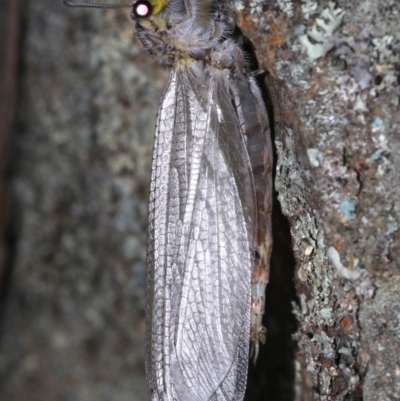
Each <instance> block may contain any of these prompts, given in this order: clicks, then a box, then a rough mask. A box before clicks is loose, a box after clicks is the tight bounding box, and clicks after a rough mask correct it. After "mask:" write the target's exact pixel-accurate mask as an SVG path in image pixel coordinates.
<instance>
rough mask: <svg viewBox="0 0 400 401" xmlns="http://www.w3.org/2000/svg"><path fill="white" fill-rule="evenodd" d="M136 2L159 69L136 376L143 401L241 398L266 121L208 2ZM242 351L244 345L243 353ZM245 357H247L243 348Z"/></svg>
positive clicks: (260, 330) (268, 170)
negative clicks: (162, 73)
mask: <svg viewBox="0 0 400 401" xmlns="http://www.w3.org/2000/svg"><path fill="white" fill-rule="evenodd" d="M200 1H201V0H138V1H136V2H135V3H133V5H131V6H124V5H115V6H114V5H104V4H91V3H77V2H74V1H70V0H64V3H65V4H66V5H68V6H72V7H96V8H125V7H131V10H132V12H131V18H132V19H133V21H134V22H135V30H136V35H137V37H138V38H139V39H140V41H141V42H142V43H143V45H144V46H145V48H146V49H148V51H149V53H150V54H151V55H153V56H155V57H157V58H158V59H159V61H160V63H161V64H162V65H164V66H166V67H168V68H170V70H171V73H170V78H169V82H168V85H167V87H166V89H165V91H164V95H163V97H162V99H161V102H160V105H159V112H158V117H157V124H156V132H155V145H154V153H153V166H152V177H151V188H150V204H149V229H148V270H147V283H146V287H147V288H146V289H147V301H146V376H147V382H148V387H149V392H150V397H151V400H152V401H156V400H157V401H173V400H174V401H178V400H179V401H188V400H190V401H209V400H210V401H211V400H213V401H217V400H218V401H222V400H232V401H238V400H242V399H243V397H244V391H245V388H246V379H247V365H248V358H249V353H250V356H252V357H253V359H254V360H256V359H257V356H258V352H259V342H260V341H261V342H264V341H265V336H266V333H265V329H264V327H263V326H262V323H261V319H262V315H263V313H264V300H265V296H264V292H265V287H266V285H267V282H268V275H269V260H270V254H271V247H272V235H271V208H272V200H271V199H272V150H271V147H272V146H271V139H270V128H269V122H268V116H267V112H266V110H265V106H264V103H263V100H262V96H261V93H260V90H259V88H258V86H257V84H256V81H255V79H254V78H253V77H252V76H251V74H250V73H249V72H248V71H247V67H246V62H245V56H244V54H243V51H242V49H241V48H240V46H239V45H238V44H237V43H236V42H235V41H234V39H233V38H232V34H233V31H234V28H235V25H234V20H233V18H232V16H231V15H230V13H229V11H228V9H227V6H226V4H225V3H224V2H222V1H219V0H215V1H212V2H211V3H209V2H204V4H202V3H200ZM249 344H250V346H249ZM249 350H250V351H249Z"/></svg>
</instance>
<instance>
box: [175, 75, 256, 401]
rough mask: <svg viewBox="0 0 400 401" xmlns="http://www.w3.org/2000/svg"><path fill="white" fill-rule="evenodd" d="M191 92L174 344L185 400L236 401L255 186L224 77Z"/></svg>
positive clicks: (243, 358) (242, 370)
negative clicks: (217, 394) (181, 269)
mask: <svg viewBox="0 0 400 401" xmlns="http://www.w3.org/2000/svg"><path fill="white" fill-rule="evenodd" d="M188 76H190V74H188ZM199 81H200V84H198V83H197V82H199ZM186 87H187V89H186V93H189V94H190V95H189V96H190V101H189V104H190V108H191V116H192V118H191V121H193V124H192V131H193V135H194V138H193V146H192V148H193V150H194V151H193V152H192V153H191V154H190V170H189V171H190V173H189V182H188V202H187V205H186V211H185V219H184V222H183V226H184V231H183V236H182V240H181V245H180V249H179V257H178V260H179V262H180V263H183V264H184V272H185V275H184V280H183V286H182V299H181V305H180V309H179V325H178V332H177V344H176V348H177V358H178V360H177V362H178V364H179V367H180V369H179V370H178V369H177V370H176V371H174V373H177V377H178V376H181V377H182V379H183V380H185V381H186V382H187V384H188V388H192V389H195V391H192V394H191V397H189V398H187V399H193V400H199V401H200V400H209V399H210V398H211V395H212V394H213V393H214V392H216V390H217V389H218V388H222V387H225V389H224V394H225V396H226V397H229V398H227V399H235V400H238V399H240V398H238V394H237V388H236V384H237V382H238V381H240V382H243V381H244V385H245V376H246V372H247V364H248V359H247V353H246V355H244V353H245V352H246V350H247V348H248V339H249V321H248V318H249V310H250V293H249V291H250V276H251V270H252V268H253V242H254V213H255V199H254V187H253V180H252V174H251V171H250V164H249V160H248V156H247V151H246V148H245V145H244V142H243V138H242V136H241V134H240V132H239V128H238V124H237V119H236V115H235V113H234V109H233V106H232V102H231V99H230V95H229V91H228V86H227V79H226V76H224V75H222V74H220V73H218V75H215V76H211V77H209V80H208V81H207V85H204V81H203V82H202V81H201V80H199V79H198V78H197V79H196V80H190V81H188V83H187V85H186ZM205 87H206V88H207V91H206V93H207V104H206V105H205V107H204V105H203V107H202V104H201V103H202V102H203V101H204V96H202V94H203V93H204V92H205ZM197 135H198V136H199V138H201V143H200V144H199V145H200V146H199V148H198V149H197V148H196V146H197V145H196V146H195V140H197V138H196V136H197ZM239 344H240V346H239ZM239 348H240V349H239ZM239 352H240V354H241V355H240V357H239V354H238V353H239ZM230 375H231V376H232V377H230V378H229V376H230ZM239 376H240V378H239ZM243 379H244V380H243ZM225 380H230V383H229V385H227V384H228V382H226V383H225V386H224V385H223V383H224V381H225ZM177 381H178V380H177ZM244 385H243V386H242V387H241V390H244ZM184 391H185V392H186V396H187V389H186V388H185V389H184ZM227 391H228V392H231V393H232V397H233V395H234V394H236V396H235V397H234V398H231V397H230V396H228V394H227V393H226V392H227ZM181 395H182V397H183V396H184V395H185V393H183V392H182V393H181ZM218 399H225V398H218Z"/></svg>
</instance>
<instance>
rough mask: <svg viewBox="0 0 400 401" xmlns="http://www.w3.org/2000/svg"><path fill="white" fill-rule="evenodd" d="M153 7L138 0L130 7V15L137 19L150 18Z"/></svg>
mask: <svg viewBox="0 0 400 401" xmlns="http://www.w3.org/2000/svg"><path fill="white" fill-rule="evenodd" d="M152 12H153V6H152V5H151V4H150V2H149V1H147V0H139V1H137V2H136V3H134V4H133V5H132V14H133V16H134V17H135V18H137V19H142V18H147V17H150V15H151V13H152Z"/></svg>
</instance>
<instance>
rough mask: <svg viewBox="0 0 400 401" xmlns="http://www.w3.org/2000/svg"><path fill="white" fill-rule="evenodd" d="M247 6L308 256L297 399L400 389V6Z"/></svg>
mask: <svg viewBox="0 0 400 401" xmlns="http://www.w3.org/2000/svg"><path fill="white" fill-rule="evenodd" d="M235 8H236V10H237V13H238V20H239V25H240V27H241V29H242V31H243V32H244V33H245V34H246V35H247V36H248V37H249V38H250V39H251V41H252V42H253V44H254V46H255V51H256V54H257V56H258V60H259V62H260V66H261V67H262V68H264V69H266V70H267V71H268V72H269V76H268V78H267V82H268V85H269V89H270V92H271V97H272V99H273V103H274V109H275V118H276V123H277V124H276V140H275V144H276V149H277V156H278V158H277V172H276V182H275V185H276V189H277V191H278V192H279V201H280V205H281V207H282V210H283V213H284V215H286V216H288V218H289V221H290V225H291V232H292V237H293V249H294V253H295V257H296V262H297V268H296V274H295V280H296V290H297V296H298V303H297V306H296V307H295V313H296V316H297V319H298V325H299V327H298V332H297V334H296V338H297V340H298V357H297V361H298V362H299V363H297V364H296V366H297V368H298V369H297V370H296V378H295V380H296V381H295V383H296V385H298V386H296V389H297V393H296V399H302V400H315V399H318V400H359V399H363V400H397V399H400V318H399V316H400V315H399V311H400V303H399V282H400V275H399V273H400V269H399V267H400V265H399V245H400V233H399V230H398V228H399V226H398V224H399V218H400V216H399V212H400V206H399V205H400V204H399V201H398V199H399V195H400V193H399V191H400V186H399V185H398V183H399V182H400V180H399V174H398V171H399V163H400V125H399V124H400V113H399V96H400V80H399V77H400V58H399V55H400V34H399V32H400V31H399V30H398V28H397V25H398V21H399V18H400V10H399V7H398V2H396V1H391V0H385V1H353V2H345V1H339V2H337V3H334V2H327V1H326V2H316V1H310V0H306V1H304V2H294V1H284V0H277V1H268V2H261V3H259V2H252V1H248V2H246V1H245V2H244V3H242V2H237V3H235ZM276 230H279V227H277V228H276Z"/></svg>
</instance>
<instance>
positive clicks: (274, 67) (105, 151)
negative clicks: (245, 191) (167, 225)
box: [0, 0, 400, 401]
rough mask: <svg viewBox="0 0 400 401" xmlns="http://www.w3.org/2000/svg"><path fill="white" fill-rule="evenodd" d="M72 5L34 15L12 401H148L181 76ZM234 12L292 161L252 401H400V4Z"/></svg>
mask: <svg viewBox="0 0 400 401" xmlns="http://www.w3.org/2000/svg"><path fill="white" fill-rule="evenodd" d="M61 3H62V2H61V0H60V1H54V0H29V1H27V2H25V3H23V6H24V8H23V10H22V16H23V21H22V22H23V25H22V26H23V31H22V34H23V41H22V45H21V49H20V54H21V61H22V65H21V67H22V68H21V73H20V91H19V98H18V108H17V118H16V120H17V123H16V128H15V132H14V137H13V143H12V147H13V150H14V151H13V155H16V158H14V159H15V160H14V163H13V166H14V170H13V180H12V187H11V190H12V194H13V197H12V200H13V201H12V212H13V214H12V215H13V216H14V219H13V230H14V232H15V235H14V237H15V238H16V239H17V241H16V243H15V244H14V249H13V252H12V254H13V255H14V256H13V259H12V261H11V263H10V265H9V266H8V269H9V274H7V282H6V283H5V284H6V287H7V291H6V296H4V297H3V298H4V299H3V305H2V308H1V311H2V315H1V332H0V335H1V337H0V341H1V342H0V346H1V349H0V401H6V400H7V401H42V400H44V399H48V400H54V401H92V400H93V401H128V400H129V401H144V400H148V395H147V391H146V387H145V381H144V346H143V344H144V287H145V285H144V280H145V256H146V249H145V242H146V225H147V224H146V221H147V197H148V182H149V178H150V163H151V151H152V143H153V131H154V125H155V118H156V109H157V103H158V100H159V98H160V96H161V94H162V90H163V88H164V85H165V83H166V79H167V76H168V72H167V71H166V70H163V69H162V68H160V67H159V66H158V65H157V62H156V61H155V60H152V59H150V58H149V57H148V55H147V54H146V52H145V51H144V50H143V49H142V47H141V45H140V44H139V43H138V42H137V41H136V39H135V38H134V35H133V30H132V23H131V21H130V19H129V10H125V11H115V10H109V11H104V10H90V9H89V10H84V9H73V10H72V9H68V8H65V7H63V6H62V4H61ZM232 6H233V7H234V9H235V12H236V14H237V21H238V26H239V28H240V29H241V31H242V33H243V34H244V35H245V36H246V37H247V38H248V39H249V40H250V41H251V43H252V44H253V46H254V53H255V55H256V56H257V60H258V63H259V66H258V67H259V69H262V70H264V71H266V74H265V75H263V76H260V78H264V77H265V79H264V82H263V84H265V88H264V92H265V98H266V102H267V104H268V106H269V108H270V111H271V117H272V118H273V120H274V125H275V133H274V136H275V137H274V140H275V152H276V155H275V156H276V178H275V188H276V199H275V202H274V206H275V209H274V216H273V221H274V243H275V246H274V254H273V258H272V259H273V260H272V271H271V280H270V284H269V285H268V290H267V306H266V308H267V313H266V316H265V324H266V326H267V329H268V339H267V344H266V345H265V346H263V347H262V351H261V355H260V357H259V360H258V362H257V366H254V365H253V364H250V368H249V385H248V392H247V395H246V400H249V401H250V400H260V401H261V400H268V401H271V400H277V401H294V400H296V401H298V400H302V401H308V400H324V401H325V400H332V401H336V400H337V401H340V400H343V401H344V400H346V401H351V400H364V401H392V400H399V399H400V264H399V260H400V259H399V257H400V232H399V226H398V224H399V221H400V203H399V199H400V185H399V184H400V179H399V169H400V128H399V127H400V113H399V99H400V56H399V55H400V29H399V21H400V8H399V3H398V1H397V0H370V1H368V0H363V1H361V0H359V1H357V0H355V1H352V2H346V1H343V0H342V1H338V2H336V3H333V2H328V1H325V2H324V1H319V2H317V1H311V0H304V1H302V2H298V1H293V0H269V1H261V2H254V1H250V0H243V1H242V0H240V1H239V0H236V1H234V2H233V3H232ZM3 285H4V283H3Z"/></svg>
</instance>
